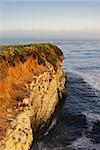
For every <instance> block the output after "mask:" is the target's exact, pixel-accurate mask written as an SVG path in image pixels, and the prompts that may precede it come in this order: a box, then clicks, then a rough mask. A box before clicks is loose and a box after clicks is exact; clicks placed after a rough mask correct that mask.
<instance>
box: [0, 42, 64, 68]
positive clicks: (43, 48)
mask: <svg viewBox="0 0 100 150" xmlns="http://www.w3.org/2000/svg"><path fill="white" fill-rule="evenodd" d="M28 56H32V57H33V58H34V59H38V63H39V64H43V65H45V59H46V60H47V61H49V62H50V63H51V64H52V65H55V64H56V62H57V60H60V61H61V60H62V59H63V57H62V56H63V53H62V51H61V50H60V49H59V48H58V47H57V46H55V45H52V44H50V43H37V44H27V45H1V46H0V62H2V61H3V60H5V61H7V62H8V63H9V64H10V65H12V66H14V65H15V63H14V62H15V60H20V61H21V62H22V63H24V62H25V61H26V58H27V57H28Z"/></svg>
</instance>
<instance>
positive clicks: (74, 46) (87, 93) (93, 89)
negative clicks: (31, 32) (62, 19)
mask: <svg viewBox="0 0 100 150" xmlns="http://www.w3.org/2000/svg"><path fill="white" fill-rule="evenodd" d="M31 42H42V41H41V40H40V41H37V40H32V39H28V40H0V43H1V44H9V43H10V44H16V43H17V44H22V43H31ZM43 42H44V41H43ZM46 42H48V41H46ZM49 42H51V43H55V44H56V45H57V46H58V47H59V48H61V50H62V51H63V53H64V57H65V59H64V62H63V69H64V71H65V72H66V73H67V76H68V85H67V88H66V93H67V94H66V98H65V100H64V101H63V102H62V104H61V106H59V109H58V111H57V113H56V114H55V117H54V119H53V121H52V123H51V125H50V127H49V129H48V130H47V131H46V133H45V134H44V135H43V137H42V138H41V139H38V140H37V141H36V142H34V143H33V146H32V149H31V150H100V40H66V41H65V40H64V41H56V40H55V41H49Z"/></svg>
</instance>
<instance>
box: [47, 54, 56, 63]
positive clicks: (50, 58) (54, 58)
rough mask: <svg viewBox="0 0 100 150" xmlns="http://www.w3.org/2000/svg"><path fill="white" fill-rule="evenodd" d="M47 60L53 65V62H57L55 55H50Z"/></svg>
mask: <svg viewBox="0 0 100 150" xmlns="http://www.w3.org/2000/svg"><path fill="white" fill-rule="evenodd" d="M47 59H48V61H50V63H53V62H55V61H57V55H56V54H50V55H49V56H48V58H47Z"/></svg>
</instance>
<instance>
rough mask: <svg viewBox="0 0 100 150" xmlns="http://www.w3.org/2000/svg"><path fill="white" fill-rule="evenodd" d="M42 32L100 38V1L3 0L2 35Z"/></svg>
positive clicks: (1, 4) (47, 34)
mask: <svg viewBox="0 0 100 150" xmlns="http://www.w3.org/2000/svg"><path fill="white" fill-rule="evenodd" d="M34 31H35V32H34ZM20 33H21V34H20ZM34 33H35V34H34ZM39 33H40V36H42V35H43V33H44V34H45V35H44V36H51V37H52V36H54V35H56V36H59V34H60V35H61V37H68V36H69V37H74V36H75V37H77V36H78V37H79V38H80V37H82V36H83V37H88V38H89V37H91V36H94V38H100V1H93V0H92V1H90V0H89V1H81V0H80V1H75V0H73V1H72V0H71V1H48V2H47V1H41V0H40V1H39V0H37V1H34V0H33V1H27V0H26V1H25V0H22V1H19V0H17V1H14V0H13V1H9V0H0V38H2V37H7V38H8V37H13V36H15V37H23V36H24V37H28V38H29V37H30V38H31V37H32V36H33V35H35V36H39ZM53 34H54V35H53Z"/></svg>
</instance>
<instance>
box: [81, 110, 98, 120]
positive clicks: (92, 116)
mask: <svg viewBox="0 0 100 150" xmlns="http://www.w3.org/2000/svg"><path fill="white" fill-rule="evenodd" d="M82 114H83V115H85V116H86V118H87V120H89V121H90V122H92V121H93V122H97V121H100V114H97V113H93V112H90V111H85V112H83V113H82Z"/></svg>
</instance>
